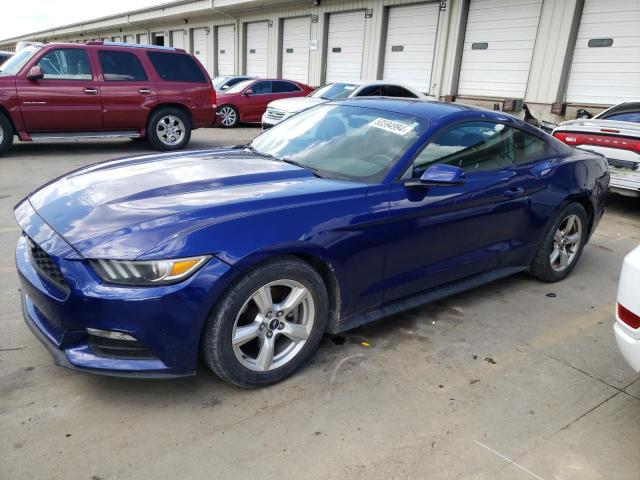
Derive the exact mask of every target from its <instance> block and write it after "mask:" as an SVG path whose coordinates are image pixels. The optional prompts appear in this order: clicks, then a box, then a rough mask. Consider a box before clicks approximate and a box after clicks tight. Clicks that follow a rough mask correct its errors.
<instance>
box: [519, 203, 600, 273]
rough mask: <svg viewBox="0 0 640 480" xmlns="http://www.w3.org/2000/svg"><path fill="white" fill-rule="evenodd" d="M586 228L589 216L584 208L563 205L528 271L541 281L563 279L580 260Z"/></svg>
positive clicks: (575, 204)
mask: <svg viewBox="0 0 640 480" xmlns="http://www.w3.org/2000/svg"><path fill="white" fill-rule="evenodd" d="M588 229H589V217H588V215H587V212H586V211H585V209H584V207H583V206H582V205H580V204H579V203H570V204H569V205H567V206H565V207H564V208H563V209H562V210H561V211H560V213H558V214H557V215H556V218H555V219H554V221H553V223H552V224H551V226H550V227H549V229H548V230H547V232H546V233H545V236H544V238H543V240H542V242H541V244H540V247H539V248H538V252H537V253H536V256H535V258H534V260H533V262H532V263H531V266H530V268H529V272H530V273H531V275H532V276H534V277H535V278H537V279H539V280H542V281H544V282H558V281H560V280H563V279H565V278H566V277H567V276H568V275H569V274H570V273H571V271H572V270H573V268H574V267H575V266H576V264H577V263H578V260H579V259H580V255H581V254H582V250H583V248H584V245H585V243H586V241H587V236H588V233H589V232H588ZM575 241H577V242H578V243H577V244H576V243H575ZM563 252H564V253H563ZM552 255H553V256H552Z"/></svg>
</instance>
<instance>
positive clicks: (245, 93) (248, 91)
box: [243, 88, 253, 96]
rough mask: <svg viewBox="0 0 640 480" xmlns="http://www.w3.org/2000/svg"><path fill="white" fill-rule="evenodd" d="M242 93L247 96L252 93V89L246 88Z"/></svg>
mask: <svg viewBox="0 0 640 480" xmlns="http://www.w3.org/2000/svg"><path fill="white" fill-rule="evenodd" d="M243 95H247V96H249V95H253V90H251V89H250V88H247V89H246V90H245V91H244V93H243Z"/></svg>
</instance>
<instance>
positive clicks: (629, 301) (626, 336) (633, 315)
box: [613, 246, 640, 373]
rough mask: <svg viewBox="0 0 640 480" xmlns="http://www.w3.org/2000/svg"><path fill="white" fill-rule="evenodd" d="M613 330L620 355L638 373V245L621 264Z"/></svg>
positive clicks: (639, 356)
mask: <svg viewBox="0 0 640 480" xmlns="http://www.w3.org/2000/svg"><path fill="white" fill-rule="evenodd" d="M613 331H614V333H615V336H616V342H617V343H618V348H620V352H622V356H623V357H624V358H625V360H626V361H627V362H628V363H629V365H631V368H633V369H634V370H635V371H636V372H638V373H640V246H639V247H637V248H636V249H635V250H633V251H632V252H631V253H630V254H628V255H627V256H626V257H625V259H624V263H623V264H622V272H621V273H620V285H619V286H618V304H617V306H616V322H615V324H614V326H613Z"/></svg>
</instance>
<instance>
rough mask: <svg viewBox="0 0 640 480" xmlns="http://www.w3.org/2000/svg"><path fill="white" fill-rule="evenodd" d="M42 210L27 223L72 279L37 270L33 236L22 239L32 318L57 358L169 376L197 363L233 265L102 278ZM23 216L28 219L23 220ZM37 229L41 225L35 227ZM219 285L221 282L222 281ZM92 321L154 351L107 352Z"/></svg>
mask: <svg viewBox="0 0 640 480" xmlns="http://www.w3.org/2000/svg"><path fill="white" fill-rule="evenodd" d="M40 222H41V221H38V217H37V216H33V217H32V218H31V222H30V224H29V225H28V226H30V227H35V228H33V229H30V232H31V233H32V235H33V236H36V237H38V236H40V235H42V234H43V232H44V233H45V235H46V236H48V237H50V241H42V239H41V238H40V239H38V238H34V239H33V240H34V241H35V242H36V243H38V244H39V245H40V246H41V247H42V248H43V249H45V250H47V253H48V254H49V255H50V258H51V259H52V261H53V262H54V263H55V264H56V265H57V266H58V268H59V270H60V271H61V272H62V274H63V276H64V279H65V281H66V283H67V285H68V287H69V288H68V290H67V291H64V290H62V289H60V288H59V286H57V285H55V284H54V283H52V282H51V281H49V280H48V279H47V278H46V277H45V276H43V275H42V273H41V272H40V271H38V270H37V269H36V267H35V265H34V261H33V259H32V257H31V254H30V250H29V245H28V242H27V236H26V235H22V236H21V238H20V239H19V241H18V245H17V247H16V266H17V270H18V274H19V278H20V282H21V287H22V288H21V291H22V309H23V314H24V319H25V322H26V323H27V325H28V327H29V328H30V329H31V331H32V332H33V333H34V335H35V336H36V337H37V338H38V339H39V340H40V341H41V342H42V343H43V344H44V345H45V347H46V348H47V350H48V351H49V352H50V353H51V355H52V356H53V358H54V361H55V363H56V364H57V365H61V366H63V367H67V368H71V369H73V370H78V371H82V372H88V373H98V374H102V375H110V376H126V377H150V378H170V377H177V376H185V375H193V374H194V373H195V371H196V366H197V360H198V351H199V344H200V333H201V331H202V328H203V325H204V323H205V321H206V319H207V317H208V315H209V311H210V310H211V307H212V306H213V303H214V301H215V299H216V298H217V296H218V295H219V294H220V291H221V289H222V286H221V284H222V282H219V280H220V278H221V277H222V276H224V275H225V274H226V273H227V272H228V271H229V269H230V267H229V266H228V265H227V264H225V263H224V262H221V261H220V260H218V259H216V258H213V259H212V260H210V261H209V263H207V264H206V265H205V266H204V267H203V268H202V269H201V270H199V271H198V272H196V273H195V274H194V275H193V276H192V277H190V278H189V279H187V280H186V281H184V282H182V283H180V284H176V285H166V286H158V287H137V288H134V287H122V286H115V285H109V284H105V283H103V282H102V281H101V280H100V279H99V278H98V277H97V276H96V274H95V273H94V272H93V270H91V268H90V267H89V266H88V265H87V263H86V262H85V261H84V260H83V259H82V258H79V257H78V255H77V254H76V253H75V252H74V251H73V249H71V247H69V246H68V245H66V244H65V243H63V240H62V239H61V238H60V237H58V236H57V234H55V232H53V231H52V230H50V229H49V230H48V231H47V228H48V227H47V226H46V224H43V223H42V224H41V223H40ZM23 223H24V222H23ZM36 231H37V232H38V233H37V234H36ZM218 287H220V288H218ZM87 328H94V329H99V330H106V331H115V332H121V333H125V334H127V335H130V336H132V337H134V338H135V339H136V340H137V345H139V346H141V347H144V349H145V351H147V352H149V355H145V356H144V358H135V357H133V356H128V355H127V354H125V355H117V356H114V355H105V353H104V351H103V350H100V349H98V348H97V347H96V342H95V340H96V339H95V337H92V336H91V335H89V333H88V332H87Z"/></svg>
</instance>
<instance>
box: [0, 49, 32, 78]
mask: <svg viewBox="0 0 640 480" xmlns="http://www.w3.org/2000/svg"><path fill="white" fill-rule="evenodd" d="M41 48H42V47H41V46H38V45H30V46H28V47H26V48H23V49H22V50H20V51H19V52H18V53H16V54H15V55H14V56H13V57H11V58H10V59H9V60H7V61H6V62H4V63H3V64H2V68H0V75H16V74H17V73H18V72H19V71H20V69H21V68H22V67H24V65H25V64H26V63H27V62H28V61H29V60H30V59H31V57H33V56H34V55H35V54H36V52H37V51H38V50H40V49H41Z"/></svg>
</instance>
